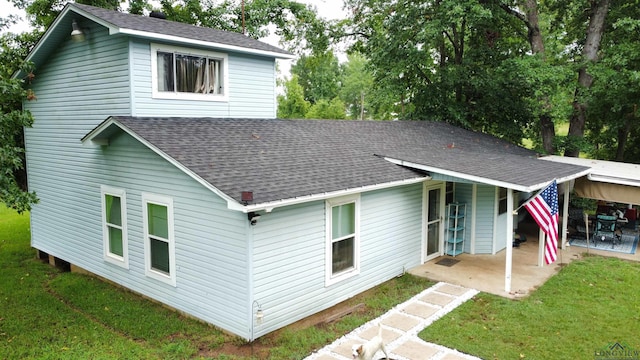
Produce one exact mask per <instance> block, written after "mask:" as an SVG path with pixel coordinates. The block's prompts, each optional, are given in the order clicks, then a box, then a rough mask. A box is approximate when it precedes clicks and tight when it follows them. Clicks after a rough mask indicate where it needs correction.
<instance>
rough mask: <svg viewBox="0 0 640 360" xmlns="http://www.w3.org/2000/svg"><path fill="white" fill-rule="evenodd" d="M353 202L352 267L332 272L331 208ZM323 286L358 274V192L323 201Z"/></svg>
mask: <svg viewBox="0 0 640 360" xmlns="http://www.w3.org/2000/svg"><path fill="white" fill-rule="evenodd" d="M348 203H355V234H354V244H353V252H354V254H353V256H354V258H353V268H352V269H349V270H345V271H342V272H340V273H337V274H335V275H334V274H333V268H332V263H333V258H332V244H333V236H332V218H333V217H332V214H331V212H332V208H333V207H334V206H339V205H344V204H348ZM325 219H326V220H325V223H326V228H325V234H326V246H325V286H330V285H333V284H336V283H338V282H341V281H344V280H346V279H349V278H351V277H354V276H356V275H358V274H360V194H355V195H349V196H343V197H339V198H333V199H328V200H326V202H325Z"/></svg>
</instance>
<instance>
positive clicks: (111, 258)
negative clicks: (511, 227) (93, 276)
mask: <svg viewBox="0 0 640 360" xmlns="http://www.w3.org/2000/svg"><path fill="white" fill-rule="evenodd" d="M105 195H111V196H117V197H119V198H120V218H121V219H122V226H121V230H122V256H119V255H117V254H113V253H111V252H110V251H109V228H108V225H107V209H106V203H105V199H104V197H105ZM126 195H127V194H126V192H125V190H123V189H118V188H114V187H110V186H106V185H102V186H100V199H101V200H100V205H101V207H102V211H101V212H102V243H103V254H104V260H105V261H107V262H110V263H112V264H115V265H119V266H122V267H124V268H125V269H128V268H129V251H128V248H129V244H128V240H127V196H126Z"/></svg>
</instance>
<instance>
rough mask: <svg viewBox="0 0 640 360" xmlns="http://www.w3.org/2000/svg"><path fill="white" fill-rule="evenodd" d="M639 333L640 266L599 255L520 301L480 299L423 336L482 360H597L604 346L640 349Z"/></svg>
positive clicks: (486, 296)
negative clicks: (618, 345) (620, 345)
mask: <svg viewBox="0 0 640 360" xmlns="http://www.w3.org/2000/svg"><path fill="white" fill-rule="evenodd" d="M638 334H640V264H638V263H633V262H628V261H624V260H620V259H616V258H603V257H596V256H594V257H587V258H585V259H584V260H582V261H576V262H573V263H572V264H571V265H569V266H567V267H564V268H563V269H562V270H561V271H560V273H558V274H557V275H556V276H554V277H552V278H551V279H550V280H549V281H547V282H546V283H545V284H544V285H543V286H542V287H540V288H539V289H538V290H536V291H535V292H534V293H533V294H532V295H531V296H529V297H527V298H525V299H522V300H520V301H513V300H507V299H504V298H501V297H497V296H493V295H489V294H480V295H478V296H477V297H475V298H474V299H473V301H468V302H467V303H465V304H463V305H462V306H460V307H458V308H457V309H455V310H454V311H453V312H451V313H450V314H449V315H448V316H446V317H445V318H442V319H440V320H439V321H437V322H435V323H434V324H433V325H431V326H429V327H428V328H426V329H425V330H423V331H422V332H421V333H420V337H421V338H423V339H425V340H426V341H429V342H435V343H438V344H441V345H444V346H447V347H452V348H456V349H458V350H460V351H462V352H465V353H470V354H474V355H475V356H479V357H481V358H483V359H594V358H595V359H598V357H594V354H595V352H596V351H599V350H602V349H603V348H605V347H606V346H607V344H614V343H620V344H623V346H625V347H628V348H627V349H629V348H631V349H633V351H640V340H639V337H638ZM616 358H617V357H616ZM622 358H624V359H629V360H630V359H640V355H638V353H635V357H621V358H620V359H622Z"/></svg>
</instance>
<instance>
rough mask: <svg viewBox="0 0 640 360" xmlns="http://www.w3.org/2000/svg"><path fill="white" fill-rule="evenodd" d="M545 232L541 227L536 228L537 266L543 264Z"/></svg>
mask: <svg viewBox="0 0 640 360" xmlns="http://www.w3.org/2000/svg"><path fill="white" fill-rule="evenodd" d="M545 235H546V234H545V233H544V231H542V228H540V230H538V266H540V267H543V266H544V241H545V239H546V236H545Z"/></svg>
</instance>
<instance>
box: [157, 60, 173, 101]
mask: <svg viewBox="0 0 640 360" xmlns="http://www.w3.org/2000/svg"><path fill="white" fill-rule="evenodd" d="M157 60H158V64H157V72H158V74H157V76H158V91H175V89H174V81H173V79H174V74H173V54H171V53H163V52H158V56H157Z"/></svg>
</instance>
